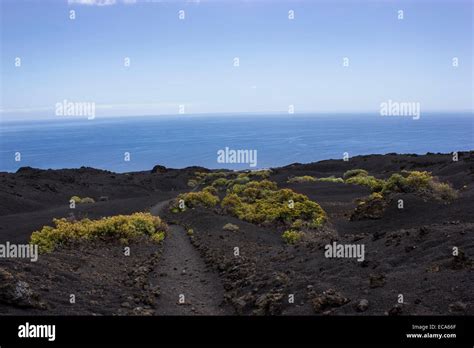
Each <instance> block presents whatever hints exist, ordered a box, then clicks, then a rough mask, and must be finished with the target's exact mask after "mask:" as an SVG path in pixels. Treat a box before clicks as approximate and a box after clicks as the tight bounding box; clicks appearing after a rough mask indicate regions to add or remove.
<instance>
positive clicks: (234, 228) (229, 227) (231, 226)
mask: <svg viewBox="0 0 474 348" xmlns="http://www.w3.org/2000/svg"><path fill="white" fill-rule="evenodd" d="M222 229H223V230H226V231H231V232H235V231H238V230H239V226H237V225H234V224H231V223H230V222H229V223H227V224H225V225H224V226H223V227H222Z"/></svg>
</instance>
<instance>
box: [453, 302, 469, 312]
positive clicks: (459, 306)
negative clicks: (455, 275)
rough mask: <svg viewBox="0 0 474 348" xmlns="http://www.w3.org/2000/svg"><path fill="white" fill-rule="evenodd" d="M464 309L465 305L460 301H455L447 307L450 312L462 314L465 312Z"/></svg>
mask: <svg viewBox="0 0 474 348" xmlns="http://www.w3.org/2000/svg"><path fill="white" fill-rule="evenodd" d="M466 309H467V304H466V303H463V302H461V301H457V302H454V303H451V304H450V305H449V311H450V312H464V311H466Z"/></svg>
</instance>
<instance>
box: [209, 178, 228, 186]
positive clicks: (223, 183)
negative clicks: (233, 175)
mask: <svg viewBox="0 0 474 348" xmlns="http://www.w3.org/2000/svg"><path fill="white" fill-rule="evenodd" d="M228 182H229V180H227V179H226V178H219V179H216V180H214V181H213V182H212V186H214V187H224V186H226V185H227V183H228Z"/></svg>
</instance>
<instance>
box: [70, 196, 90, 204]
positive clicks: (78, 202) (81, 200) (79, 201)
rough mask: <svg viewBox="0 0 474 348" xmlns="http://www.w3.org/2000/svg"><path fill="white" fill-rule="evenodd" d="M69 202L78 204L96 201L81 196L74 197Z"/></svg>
mask: <svg viewBox="0 0 474 348" xmlns="http://www.w3.org/2000/svg"><path fill="white" fill-rule="evenodd" d="M69 201H74V202H75V203H76V204H89V203H95V200H94V199H93V198H90V197H84V198H81V197H79V196H72V197H71V199H70V200H69Z"/></svg>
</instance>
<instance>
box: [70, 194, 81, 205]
mask: <svg viewBox="0 0 474 348" xmlns="http://www.w3.org/2000/svg"><path fill="white" fill-rule="evenodd" d="M69 201H74V202H75V203H76V204H79V203H81V197H79V196H72V197H71V198H70V199H69Z"/></svg>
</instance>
